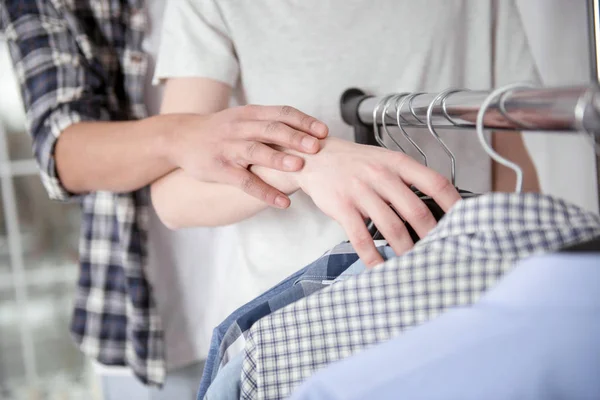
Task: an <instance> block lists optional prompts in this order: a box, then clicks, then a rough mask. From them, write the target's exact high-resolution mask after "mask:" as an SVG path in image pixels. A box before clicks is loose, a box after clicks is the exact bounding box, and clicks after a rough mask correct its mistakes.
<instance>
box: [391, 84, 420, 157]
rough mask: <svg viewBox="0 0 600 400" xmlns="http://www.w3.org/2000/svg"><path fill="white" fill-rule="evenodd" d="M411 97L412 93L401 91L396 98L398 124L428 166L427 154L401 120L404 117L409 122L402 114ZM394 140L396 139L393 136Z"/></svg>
mask: <svg viewBox="0 0 600 400" xmlns="http://www.w3.org/2000/svg"><path fill="white" fill-rule="evenodd" d="M409 97H410V93H401V94H400V95H398V98H397V100H396V124H397V125H398V128H400V132H402V135H404V137H405V138H406V140H408V142H409V143H410V144H411V145H412V146H413V147H414V148H415V149H417V151H418V152H419V154H421V157H423V163H424V164H425V166H426V167H427V165H428V164H427V155H426V154H425V152H424V151H423V150H422V149H421V148H420V147H419V145H418V144H417V143H416V142H415V141H414V140H413V139H412V138H411V137H410V136H409V134H408V132H406V130H405V129H404V127H403V126H402V123H401V122H400V118H402V119H403V120H404V122H406V123H408V121H407V120H406V119H404V117H403V116H402V115H401V114H402V107H403V106H404V103H406V100H408V98H409ZM392 140H394V139H393V138H392ZM394 142H395V140H394Z"/></svg>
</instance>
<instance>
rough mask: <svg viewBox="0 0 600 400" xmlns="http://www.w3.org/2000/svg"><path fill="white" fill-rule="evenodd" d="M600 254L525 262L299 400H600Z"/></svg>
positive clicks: (309, 385)
mask: <svg viewBox="0 0 600 400" xmlns="http://www.w3.org/2000/svg"><path fill="white" fill-rule="evenodd" d="M599 267H600V253H597V254H593V255H549V256H541V257H535V258H531V259H529V260H526V261H523V262H521V263H520V264H519V265H517V266H516V268H515V269H514V270H513V271H512V272H511V273H510V274H509V275H508V276H506V277H505V278H504V279H503V280H501V281H500V283H499V284H498V285H497V286H496V287H495V288H494V289H492V290H491V291H490V292H489V293H488V294H487V295H485V296H484V297H483V298H482V300H481V301H479V302H478V303H476V304H475V305H474V306H473V307H471V308H463V309H456V310H454V311H450V312H448V313H447V314H445V315H443V316H441V317H439V318H437V319H435V320H433V321H431V322H429V323H427V324H425V325H423V326H421V327H419V328H415V329H414V330H412V331H410V332H408V333H406V334H403V335H400V336H398V337H396V338H395V339H392V340H391V341H389V342H387V343H384V344H382V345H379V346H377V347H374V348H371V349H370V350H366V351H364V352H362V353H360V354H357V355H355V356H354V357H351V358H348V359H346V360H344V361H342V362H340V363H336V364H332V365H331V366H329V367H328V368H326V369H324V370H321V371H320V372H317V373H316V374H315V375H314V376H313V377H312V378H311V379H309V380H308V381H307V382H305V383H304V384H303V385H302V386H301V387H300V388H299V389H298V390H297V391H296V392H295V394H294V396H293V397H292V399H293V400H304V399H310V400H338V399H339V400H341V399H344V400H363V399H364V400H367V399H377V400H386V399H390V400H392V399H393V400H396V399H399V398H406V399H417V398H418V399H423V400H437V399H440V400H441V399H461V400H480V399H494V400H495V399H501V400H508V399H515V400H516V399H528V400H545V399H599V398H600V379H598V376H599V373H600V318H599V317H600V296H599V295H598V288H600V268H599Z"/></svg>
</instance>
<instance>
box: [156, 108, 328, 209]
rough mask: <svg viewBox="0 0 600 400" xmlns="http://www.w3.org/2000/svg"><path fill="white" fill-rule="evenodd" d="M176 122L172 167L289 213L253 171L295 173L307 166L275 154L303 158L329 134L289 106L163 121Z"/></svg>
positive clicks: (286, 202)
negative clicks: (252, 166) (279, 148)
mask: <svg viewBox="0 0 600 400" xmlns="http://www.w3.org/2000/svg"><path fill="white" fill-rule="evenodd" d="M159 118H176V119H177V121H178V122H177V123H176V129H174V130H173V131H174V132H173V136H172V139H171V140H169V143H168V147H169V149H168V154H169V158H170V160H171V162H172V163H174V164H175V165H177V166H178V167H179V168H181V169H183V170H184V171H185V172H186V173H188V174H190V175H191V176H193V177H194V178H196V179H198V180H201V181H204V182H215V183H224V184H229V185H232V186H235V187H238V188H240V189H241V190H243V191H244V192H246V193H248V194H249V195H251V196H253V197H256V198H258V199H259V200H262V201H264V202H266V203H267V204H269V205H271V206H275V207H277V208H287V207H288V206H289V204H290V200H289V198H288V196H287V195H285V194H284V193H282V192H281V191H279V190H277V189H275V188H274V187H272V186H270V185H268V184H267V183H265V182H264V181H263V180H261V179H260V178H259V177H258V176H256V175H255V174H253V173H252V172H250V171H249V168H248V167H250V166H251V165H260V166H263V167H267V168H272V169H276V170H280V171H286V172H295V171H298V170H300V169H301V168H302V167H303V162H304V160H303V159H302V158H301V157H299V156H296V155H292V154H286V153H284V152H282V151H279V150H276V149H274V148H273V147H272V146H269V145H275V146H280V147H281V148H283V149H290V150H295V151H298V152H301V153H305V154H312V153H316V152H318V151H319V141H318V139H322V138H325V137H326V136H327V134H328V129H327V126H326V125H325V124H324V123H322V122H320V121H318V120H317V119H315V118H313V117H311V116H309V115H306V114H304V113H302V112H300V111H298V110H296V109H295V108H292V107H288V106H254V105H252V106H243V107H236V108H229V109H226V110H224V111H221V112H217V113H214V114H211V115H203V116H202V115H194V114H179V115H163V116H160V117H159Z"/></svg>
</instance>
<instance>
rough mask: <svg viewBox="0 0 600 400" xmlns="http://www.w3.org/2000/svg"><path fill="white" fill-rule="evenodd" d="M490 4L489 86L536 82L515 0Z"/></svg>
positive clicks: (535, 67) (532, 61) (527, 43)
mask: <svg viewBox="0 0 600 400" xmlns="http://www.w3.org/2000/svg"><path fill="white" fill-rule="evenodd" d="M494 6H495V18H494V19H495V21H494V32H493V46H494V51H493V53H492V54H493V57H494V60H493V87H494V88H499V87H502V86H504V85H507V84H510V83H525V82H527V83H532V84H536V85H537V84H539V83H540V76H539V71H538V69H537V66H536V64H535V61H534V58H533V54H532V51H531V48H530V46H529V41H528V39H527V35H526V33H525V29H524V27H523V21H522V18H521V15H520V13H519V11H518V8H517V5H516V2H515V1H514V0H498V1H496V2H495V4H494Z"/></svg>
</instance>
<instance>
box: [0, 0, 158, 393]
mask: <svg viewBox="0 0 600 400" xmlns="http://www.w3.org/2000/svg"><path fill="white" fill-rule="evenodd" d="M146 19H147V16H146V14H145V4H144V2H143V1H142V0H110V1H109V0H68V1H67V0H27V1H23V0H5V1H2V2H1V3H0V27H1V28H2V29H3V30H4V32H5V35H6V38H7V40H8V43H9V49H10V53H11V55H12V58H13V61H14V64H15V68H16V73H17V76H18V78H19V80H20V83H21V92H22V96H23V100H24V102H25V106H26V109H27V121H28V130H29V132H30V134H31V136H32V138H33V150H34V154H35V157H36V159H37V162H38V164H39V168H40V174H41V178H42V182H43V184H44V186H45V187H46V190H47V191H48V193H49V195H50V197H51V198H52V199H56V200H62V201H67V200H77V201H79V202H80V203H81V209H82V224H81V240H80V245H79V249H80V250H79V252H80V276H79V282H78V288H77V293H76V298H75V310H74V314H73V319H72V323H71V332H72V335H73V338H74V339H75V341H76V342H77V344H78V345H79V347H80V348H81V350H82V351H83V352H84V353H85V354H86V355H87V356H89V357H92V358H94V359H96V360H98V361H99V362H100V363H103V364H107V365H126V366H129V367H130V368H131V369H132V370H133V372H134V373H135V374H136V375H137V376H138V377H139V378H140V379H141V380H142V381H143V382H145V383H148V384H157V385H160V384H162V383H163V381H164V377H165V361H164V341H163V333H162V328H161V323H160V319H159V316H158V313H157V310H156V307H155V304H154V301H153V299H152V295H151V291H150V286H149V284H148V281H147V279H146V277H145V274H144V266H145V265H146V258H147V251H146V239H147V220H148V205H149V196H148V192H147V190H146V189H144V190H140V191H138V192H135V193H125V194H115V193H109V192H96V193H89V194H86V195H83V196H74V195H72V194H70V193H69V192H68V191H67V190H65V188H64V187H63V185H62V184H61V181H60V179H59V177H58V176H57V173H56V168H55V159H54V147H55V145H56V141H57V139H58V137H59V136H60V134H61V132H63V131H64V130H65V129H66V128H67V127H69V126H70V125H72V124H75V123H78V122H81V121H122V120H134V119H139V118H143V117H145V116H146V110H145V106H144V96H143V95H144V93H143V88H144V79H145V75H146V65H147V59H146V55H145V54H144V53H143V52H142V40H143V38H144V34H145V31H146V23H147V22H146Z"/></svg>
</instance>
